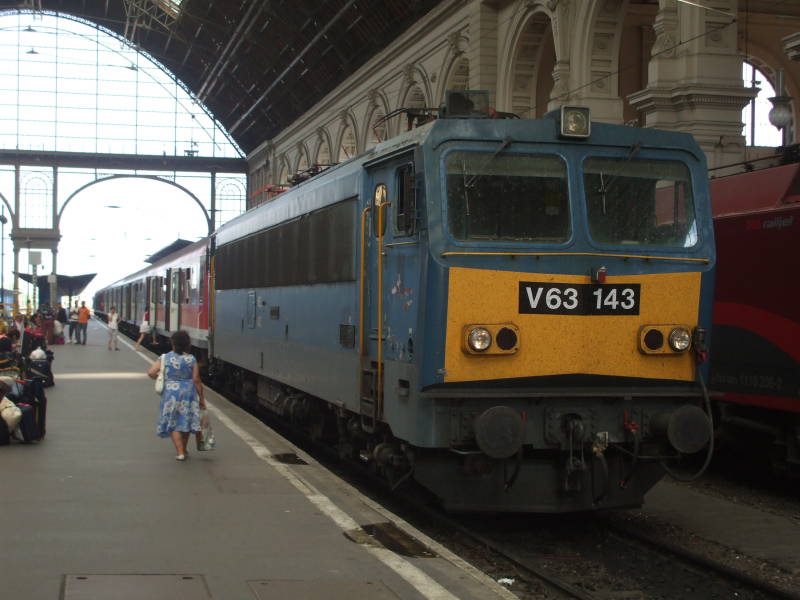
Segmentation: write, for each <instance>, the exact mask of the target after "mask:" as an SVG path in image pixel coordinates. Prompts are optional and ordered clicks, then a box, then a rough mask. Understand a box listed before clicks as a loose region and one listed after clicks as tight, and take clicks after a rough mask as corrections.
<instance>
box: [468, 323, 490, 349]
mask: <svg viewBox="0 0 800 600" xmlns="http://www.w3.org/2000/svg"><path fill="white" fill-rule="evenodd" d="M467 343H468V344H469V347H470V349H472V350H473V351H475V352H483V351H485V350H486V349H488V348H489V346H491V345H492V334H491V333H489V330H488V329H485V328H484V327H475V328H474V329H472V330H471V331H470V332H469V335H468V336H467Z"/></svg>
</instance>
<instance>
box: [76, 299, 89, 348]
mask: <svg viewBox="0 0 800 600" xmlns="http://www.w3.org/2000/svg"><path fill="white" fill-rule="evenodd" d="M89 315H90V313H89V309H88V308H86V302H81V307H80V308H79V309H78V343H79V344H83V345H84V346H85V345H86V329H87V328H88V327H89ZM81 334H83V336H81ZM81 339H83V341H81Z"/></svg>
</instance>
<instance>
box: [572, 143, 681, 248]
mask: <svg viewBox="0 0 800 600" xmlns="http://www.w3.org/2000/svg"><path fill="white" fill-rule="evenodd" d="M584 188H585V191H586V207H587V213H588V217H589V231H590V232H591V234H592V237H593V238H594V240H595V241H597V242H599V243H601V244H610V245H637V246H666V247H672V248H690V247H692V246H694V245H695V244H697V224H696V222H695V210H694V200H693V197H692V187H691V180H690V177H689V170H688V168H687V167H686V165H685V164H683V163H680V162H678V161H665V160H646V159H626V158H589V159H587V160H586V161H585V163H584Z"/></svg>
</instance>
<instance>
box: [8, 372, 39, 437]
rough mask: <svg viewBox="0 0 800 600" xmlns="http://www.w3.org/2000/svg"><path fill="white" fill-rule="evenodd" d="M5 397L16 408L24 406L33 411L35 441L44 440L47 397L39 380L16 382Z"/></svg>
mask: <svg viewBox="0 0 800 600" xmlns="http://www.w3.org/2000/svg"><path fill="white" fill-rule="evenodd" d="M6 397H7V398H8V399H9V400H11V401H12V402H13V403H14V404H16V405H17V406H21V405H22V404H26V405H28V406H30V407H31V408H32V409H33V420H34V424H35V426H36V430H37V432H38V433H37V438H36V439H44V436H45V435H46V434H47V396H46V395H45V393H44V386H43V385H42V380H41V379H39V378H35V379H22V380H17V381H16V382H14V385H13V386H12V387H11V390H10V391H9V392H8V393H7V394H6ZM24 418H25V415H24V414H23V419H24ZM20 427H22V425H20ZM23 437H24V436H23ZM26 441H29V440H26Z"/></svg>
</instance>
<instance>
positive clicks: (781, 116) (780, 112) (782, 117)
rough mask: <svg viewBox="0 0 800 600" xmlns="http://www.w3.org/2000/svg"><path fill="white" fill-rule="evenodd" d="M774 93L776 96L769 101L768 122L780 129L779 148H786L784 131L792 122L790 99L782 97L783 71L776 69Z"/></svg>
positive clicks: (789, 97)
mask: <svg viewBox="0 0 800 600" xmlns="http://www.w3.org/2000/svg"><path fill="white" fill-rule="evenodd" d="M775 93H776V94H777V95H776V96H774V97H773V98H770V99H769V101H770V102H772V109H771V110H770V111H769V122H770V123H771V124H772V126H773V127H777V128H778V129H780V131H781V146H786V145H787V139H786V137H787V136H786V133H787V131H786V129H787V127H788V126H789V125H790V124H791V122H792V106H791V103H792V97H791V96H785V95H784V91H783V69H778V70H777V71H776V73H775Z"/></svg>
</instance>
